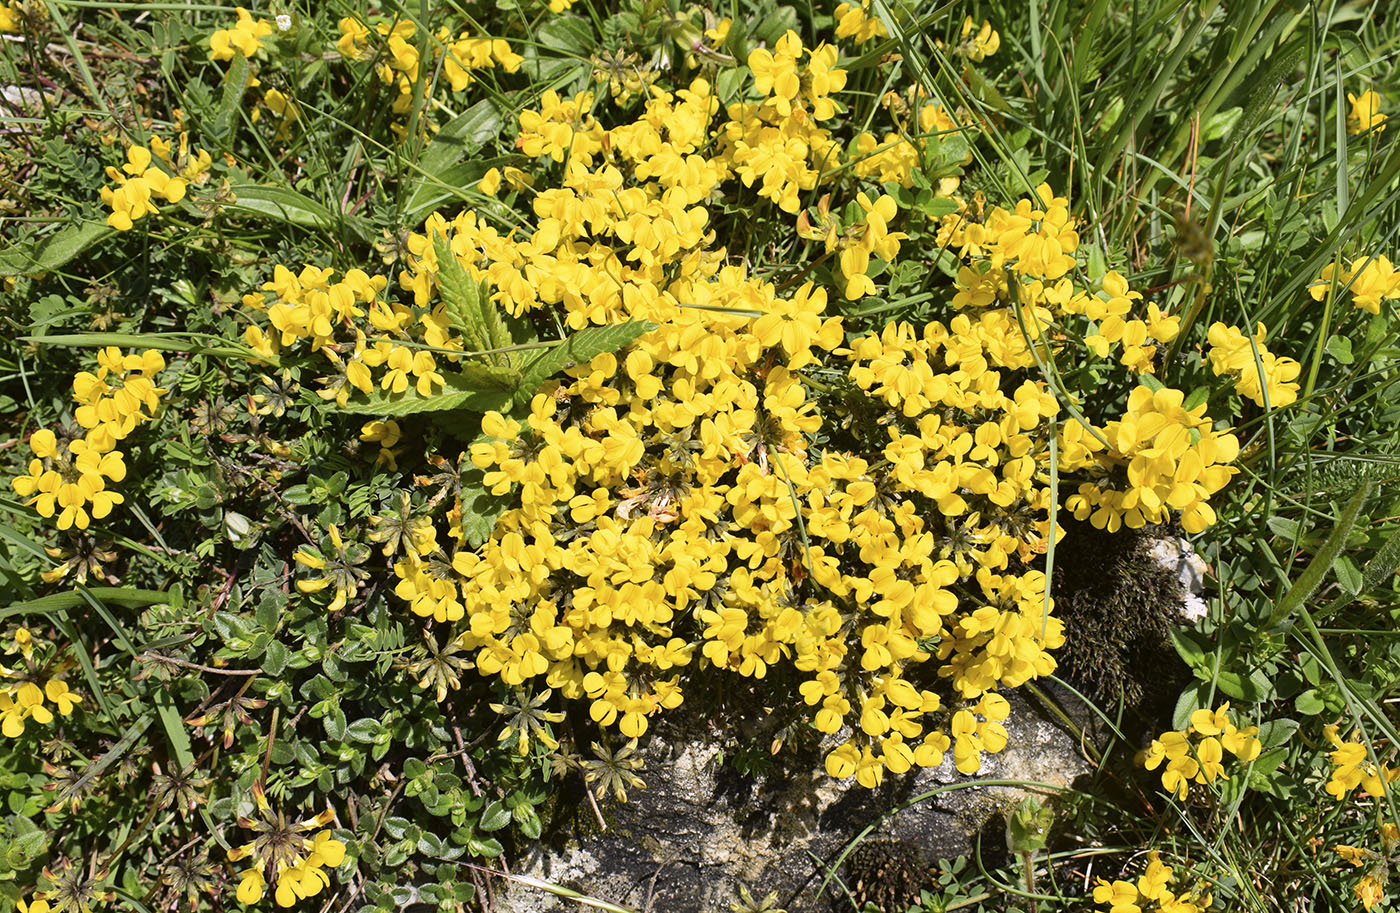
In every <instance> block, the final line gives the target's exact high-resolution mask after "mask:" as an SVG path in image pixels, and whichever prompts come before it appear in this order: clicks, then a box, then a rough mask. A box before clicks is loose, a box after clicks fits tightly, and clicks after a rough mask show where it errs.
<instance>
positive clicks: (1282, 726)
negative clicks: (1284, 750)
mask: <svg viewBox="0 0 1400 913" xmlns="http://www.w3.org/2000/svg"><path fill="white" fill-rule="evenodd" d="M1297 731H1298V721H1297V720H1290V719H1288V718H1286V717H1284V718H1280V719H1277V720H1269V721H1268V722H1266V723H1264V724H1263V725H1261V726H1260V727H1259V744H1260V745H1261V746H1262V747H1263V748H1264V749H1265V750H1268V749H1270V748H1274V747H1276V746H1278V745H1282V744H1283V743H1285V742H1287V741H1288V740H1289V739H1291V738H1293V734H1294V733H1296V732H1297Z"/></svg>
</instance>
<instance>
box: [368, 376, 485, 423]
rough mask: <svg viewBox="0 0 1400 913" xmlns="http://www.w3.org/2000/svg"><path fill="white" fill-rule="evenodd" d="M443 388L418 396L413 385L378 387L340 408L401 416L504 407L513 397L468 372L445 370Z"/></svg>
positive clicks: (479, 410)
mask: <svg viewBox="0 0 1400 913" xmlns="http://www.w3.org/2000/svg"><path fill="white" fill-rule="evenodd" d="M443 382H444V383H443V388H442V390H441V391H439V392H438V393H435V394H433V395H432V396H419V395H418V391H417V390H415V389H413V388H412V387H410V388H409V389H407V390H405V391H404V392H402V393H395V394H390V393H385V392H384V391H383V390H375V391H374V393H373V394H371V395H370V396H369V397H368V398H367V399H363V400H351V401H350V402H348V403H346V405H345V408H344V409H343V410H341V411H343V412H349V413H351V414H353V415H380V416H385V417H388V418H402V417H403V416H405V415H413V414H415V413H419V412H442V411H445V410H450V409H470V410H471V411H473V412H489V411H491V410H493V409H494V410H496V411H502V410H505V409H507V408H509V406H510V401H511V397H510V394H509V393H508V392H505V391H503V390H501V389H500V383H499V382H498V381H497V380H492V381H491V382H490V383H489V384H486V383H482V382H480V381H479V380H476V379H474V378H472V377H469V376H467V375H466V374H455V373H454V374H444V375H443Z"/></svg>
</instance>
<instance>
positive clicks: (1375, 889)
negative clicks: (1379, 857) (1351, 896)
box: [1355, 872, 1385, 910]
mask: <svg viewBox="0 0 1400 913" xmlns="http://www.w3.org/2000/svg"><path fill="white" fill-rule="evenodd" d="M1355 891H1356V899H1357V900H1359V901H1361V905H1362V906H1363V907H1365V908H1366V909H1367V910H1369V909H1371V908H1372V907H1374V906H1375V905H1376V904H1378V903H1380V902H1381V901H1382V900H1385V885H1384V883H1382V881H1381V878H1380V876H1379V875H1378V874H1377V873H1376V872H1367V873H1366V874H1365V876H1363V877H1362V879H1361V880H1360V881H1358V882H1357V883H1356V888H1355Z"/></svg>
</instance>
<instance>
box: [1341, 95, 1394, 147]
mask: <svg viewBox="0 0 1400 913" xmlns="http://www.w3.org/2000/svg"><path fill="white" fill-rule="evenodd" d="M1347 101H1349V102H1351V110H1350V111H1349V112H1348V113H1347V132H1348V133H1350V134H1351V135H1352V136H1357V135H1359V134H1362V133H1366V132H1367V131H1369V130H1371V129H1375V131H1376V132H1377V133H1380V132H1381V131H1382V130H1384V129H1385V126H1384V124H1385V115H1384V114H1382V113H1381V102H1382V101H1384V99H1383V98H1382V97H1381V95H1380V93H1378V92H1374V91H1372V90H1370V89H1367V90H1366V91H1365V92H1362V93H1361V94H1360V95H1352V94H1351V93H1350V92H1348V93H1347Z"/></svg>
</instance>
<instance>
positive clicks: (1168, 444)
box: [939, 185, 1239, 532]
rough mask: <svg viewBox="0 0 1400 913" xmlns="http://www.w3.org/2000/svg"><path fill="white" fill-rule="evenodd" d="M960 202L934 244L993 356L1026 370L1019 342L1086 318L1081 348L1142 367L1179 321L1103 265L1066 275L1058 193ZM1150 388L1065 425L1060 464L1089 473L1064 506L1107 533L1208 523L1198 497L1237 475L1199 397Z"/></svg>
mask: <svg viewBox="0 0 1400 913" xmlns="http://www.w3.org/2000/svg"><path fill="white" fill-rule="evenodd" d="M959 205H960V209H959V211H958V212H956V213H951V214H949V215H947V216H944V217H943V219H942V220H941V223H940V227H939V241H940V244H942V245H943V246H946V247H947V248H949V249H951V250H953V251H956V252H957V253H958V254H959V256H960V257H961V258H962V259H963V260H964V261H965V264H964V265H963V266H962V267H961V268H960V269H959V271H958V277H957V279H956V280H955V286H956V288H957V293H956V295H955V296H954V298H953V304H954V306H956V307H959V308H962V309H963V310H964V312H965V313H966V314H967V317H968V322H967V324H966V326H967V332H972V333H976V334H978V335H980V336H983V337H984V338H988V342H989V344H991V345H993V346H994V352H995V354H996V358H997V360H998V361H999V362H1000V363H1002V364H1005V365H1007V366H1009V367H1015V368H1029V367H1031V366H1033V365H1034V364H1035V359H1036V356H1035V353H1034V352H1033V351H1032V350H1031V348H1030V347H1029V346H1028V345H1027V344H1026V340H1027V339H1029V340H1030V341H1031V342H1032V343H1034V344H1036V345H1042V346H1044V345H1050V346H1052V347H1053V348H1058V347H1059V345H1060V342H1059V340H1061V339H1063V335H1062V334H1060V333H1059V332H1058V331H1057V330H1056V329H1055V325H1056V324H1059V325H1072V324H1073V323H1074V322H1075V321H1080V320H1087V321H1088V328H1089V329H1088V332H1086V333H1085V336H1084V339H1085V343H1086V345H1087V346H1088V347H1089V349H1090V351H1092V352H1093V353H1094V354H1096V355H1098V356H1099V357H1108V356H1109V355H1110V354H1111V353H1112V350H1113V348H1114V347H1117V348H1118V349H1119V350H1120V352H1119V359H1118V360H1119V363H1120V364H1122V365H1124V366H1125V367H1127V368H1128V369H1129V370H1131V371H1133V372H1134V373H1137V374H1143V375H1150V374H1151V373H1152V371H1153V367H1152V361H1153V359H1154V357H1155V356H1156V352H1157V347H1156V345H1155V343H1159V342H1168V341H1170V340H1172V339H1174V338H1175V337H1176V335H1177V333H1178V332H1179V329H1180V326H1179V320H1178V318H1177V317H1175V316H1170V315H1166V314H1164V313H1163V312H1162V311H1161V310H1160V309H1159V308H1158V307H1157V306H1156V305H1155V304H1147V305H1146V307H1145V308H1143V307H1142V305H1143V301H1142V295H1141V293H1139V292H1136V291H1133V290H1132V289H1131V288H1130V287H1129V285H1128V282H1127V280H1126V279H1125V278H1124V277H1123V276H1121V275H1120V274H1118V273H1117V272H1113V271H1109V272H1107V273H1105V275H1104V276H1103V278H1102V279H1101V281H1100V284H1099V288H1098V289H1097V290H1093V289H1090V288H1085V287H1083V286H1080V285H1079V284H1078V283H1077V282H1076V280H1075V279H1074V278H1073V277H1072V276H1071V275H1070V272H1071V270H1072V269H1073V268H1074V267H1075V265H1076V260H1075V257H1074V253H1075V252H1076V251H1077V250H1078V247H1079V234H1078V231H1077V222H1076V220H1075V219H1074V218H1073V217H1072V216H1071V215H1070V213H1069V201H1068V200H1067V199H1065V198H1063V197H1056V196H1055V195H1054V192H1053V191H1052V190H1051V189H1050V187H1049V186H1048V185H1041V186H1040V187H1038V188H1037V190H1036V198H1035V199H1033V200H1032V199H1024V200H1020V201H1018V202H1017V204H1016V206H1015V208H1014V210H1006V209H1003V208H1002V207H995V208H993V209H992V210H991V211H989V212H985V213H984V212H982V211H981V210H982V207H981V204H980V202H979V201H978V200H976V199H974V200H973V201H972V202H971V203H969V202H967V201H959ZM1013 302H1014V303H1016V304H1019V316H1018V310H1017V309H1016V308H1014V307H1013ZM1134 311H1137V312H1138V314H1139V315H1140V316H1133V313H1134ZM1023 325H1024V331H1025V332H1024V334H1023V333H1022V326H1023ZM989 337H990V338H989ZM1156 387H1160V384H1157V385H1155V386H1154V387H1149V386H1144V385H1140V386H1138V387H1137V388H1136V389H1134V390H1133V391H1132V392H1131V393H1130V394H1129V396H1128V402H1127V412H1126V413H1125V414H1124V415H1123V416H1122V417H1121V418H1119V419H1117V420H1115V421H1111V422H1109V423H1108V424H1107V425H1106V426H1105V427H1103V428H1090V427H1088V426H1086V425H1084V424H1083V423H1081V422H1080V421H1078V420H1073V421H1068V422H1066V423H1065V425H1064V426H1063V428H1062V430H1061V432H1060V442H1059V443H1060V471H1061V472H1065V473H1069V472H1084V473H1086V474H1087V475H1089V476H1090V478H1091V480H1090V481H1087V482H1084V483H1083V484H1082V485H1081V486H1080V487H1079V490H1078V491H1077V493H1076V494H1075V495H1073V496H1071V497H1070V498H1069V499H1068V500H1067V502H1066V507H1067V508H1069V509H1070V510H1071V511H1073V512H1074V515H1075V517H1076V518H1077V519H1080V520H1084V519H1087V520H1089V521H1090V522H1091V523H1092V524H1093V525H1094V526H1095V527H1097V528H1099V529H1108V530H1110V531H1113V530H1117V529H1118V528H1120V527H1121V526H1124V525H1126V526H1128V527H1130V528H1138V527H1141V526H1144V525H1146V524H1148V523H1161V522H1164V521H1166V520H1167V519H1168V516H1169V512H1170V511H1172V510H1177V511H1180V512H1181V519H1182V525H1183V526H1184V527H1185V528H1186V529H1187V530H1188V531H1190V532H1200V531H1201V530H1203V529H1205V528H1206V527H1207V526H1209V525H1210V524H1211V523H1214V522H1215V512H1214V511H1213V510H1212V509H1211V508H1210V506H1209V504H1208V503H1207V501H1208V500H1209V498H1210V497H1211V496H1212V495H1214V494H1215V493H1216V492H1218V491H1219V490H1220V489H1221V488H1223V487H1224V486H1225V484H1226V483H1227V482H1229V480H1230V479H1231V477H1233V476H1234V475H1235V473H1236V470H1234V469H1233V468H1230V467H1228V466H1227V465H1225V464H1228V463H1230V462H1232V461H1234V460H1235V459H1236V457H1238V455H1239V441H1238V440H1237V439H1236V438H1235V436H1234V435H1233V434H1230V433H1228V432H1221V431H1217V430H1215V429H1214V428H1213V422H1212V421H1211V419H1210V418H1209V417H1208V416H1207V415H1206V414H1205V407H1204V405H1202V406H1197V407H1195V408H1193V409H1186V408H1185V407H1184V402H1185V395H1184V394H1183V393H1182V392H1181V391H1179V390H1172V389H1168V388H1162V389H1156Z"/></svg>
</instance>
